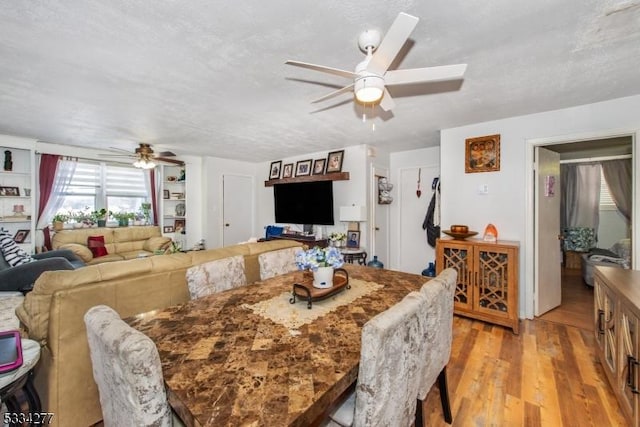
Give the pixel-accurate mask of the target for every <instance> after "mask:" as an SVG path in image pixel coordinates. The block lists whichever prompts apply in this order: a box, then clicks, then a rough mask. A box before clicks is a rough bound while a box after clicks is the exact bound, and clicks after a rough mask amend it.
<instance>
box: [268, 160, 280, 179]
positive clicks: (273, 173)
mask: <svg viewBox="0 0 640 427" xmlns="http://www.w3.org/2000/svg"><path fill="white" fill-rule="evenodd" d="M281 167H282V160H278V161H277V162H271V167H270V169H269V171H270V172H269V179H279V178H280V168H281Z"/></svg>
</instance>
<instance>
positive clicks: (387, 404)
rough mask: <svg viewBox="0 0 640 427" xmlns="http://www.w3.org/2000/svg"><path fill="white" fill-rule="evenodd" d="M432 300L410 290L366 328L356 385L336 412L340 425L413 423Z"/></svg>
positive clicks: (333, 419)
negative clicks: (425, 316)
mask: <svg viewBox="0 0 640 427" xmlns="http://www.w3.org/2000/svg"><path fill="white" fill-rule="evenodd" d="M426 309H427V300H426V299H425V297H424V296H423V295H422V294H421V293H420V292H411V293H410V294H409V295H407V296H406V297H405V298H404V299H403V300H402V301H400V302H399V303H398V304H396V305H394V306H392V307H391V308H389V309H388V310H385V311H383V312H382V313H380V314H378V315H377V316H375V317H374V318H373V319H371V320H369V321H368V322H367V323H365V325H364V327H363V328H362V349H361V352H360V369H359V372H358V380H357V384H356V391H355V393H352V394H351V395H350V396H348V398H347V399H346V400H345V401H344V402H342V404H341V405H340V406H339V407H338V408H337V409H336V410H334V411H332V412H331V414H330V415H329V418H330V419H331V420H332V421H333V422H334V423H337V424H338V425H340V426H351V425H357V426H369V425H388V426H398V427H402V426H407V427H408V426H410V425H411V424H412V423H413V422H414V419H415V413H416V402H417V401H416V396H417V395H418V388H419V385H420V382H419V380H420V377H419V375H416V372H420V367H421V361H420V357H421V355H422V354H423V352H422V351H421V348H422V347H423V345H424V341H423V333H424V322H423V321H422V320H421V318H422V317H423V313H425V312H426Z"/></svg>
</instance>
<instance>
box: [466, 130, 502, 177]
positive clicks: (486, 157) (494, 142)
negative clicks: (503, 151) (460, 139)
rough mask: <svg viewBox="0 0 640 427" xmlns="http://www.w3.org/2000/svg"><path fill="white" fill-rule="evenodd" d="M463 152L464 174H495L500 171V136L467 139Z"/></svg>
mask: <svg viewBox="0 0 640 427" xmlns="http://www.w3.org/2000/svg"><path fill="white" fill-rule="evenodd" d="M464 141H465V150H464V155H465V159H464V171H465V173H475V172H497V171H499V170H500V135H499V134H496V135H486V136H478V137H475V138H467V139H465V140H464Z"/></svg>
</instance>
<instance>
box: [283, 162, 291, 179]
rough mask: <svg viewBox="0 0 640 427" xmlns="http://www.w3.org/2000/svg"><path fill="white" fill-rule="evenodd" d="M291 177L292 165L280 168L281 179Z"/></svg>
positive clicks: (288, 164)
mask: <svg viewBox="0 0 640 427" xmlns="http://www.w3.org/2000/svg"><path fill="white" fill-rule="evenodd" d="M292 176H293V163H287V164H286V165H284V166H283V168H282V177H283V178H291V177H292Z"/></svg>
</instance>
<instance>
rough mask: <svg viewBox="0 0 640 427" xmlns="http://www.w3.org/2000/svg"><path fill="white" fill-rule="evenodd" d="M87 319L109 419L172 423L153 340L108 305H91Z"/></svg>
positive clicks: (136, 423)
mask: <svg viewBox="0 0 640 427" xmlns="http://www.w3.org/2000/svg"><path fill="white" fill-rule="evenodd" d="M84 321H85V324H86V326H87V338H88V341H89V350H90V352H91V362H92V364H93V377H94V379H95V380H96V384H97V385H98V391H99V393H100V404H101V406H102V414H103V417H104V425H105V426H106V427H110V426H119V427H120V426H171V425H173V419H172V412H171V408H170V406H169V403H168V402H167V396H166V394H165V389H164V381H163V379H162V367H161V365H160V356H159V355H158V350H157V349H156V346H155V344H154V343H153V341H151V339H149V337H147V336H146V335H144V334H143V333H142V332H139V331H137V330H135V329H133V328H131V327H130V326H129V325H127V324H126V323H125V322H124V321H123V320H121V319H120V316H119V315H118V313H116V312H115V311H114V310H113V309H111V308H110V307H107V306H105V305H99V306H95V307H92V308H91V309H89V310H88V311H87V313H86V314H85V316H84Z"/></svg>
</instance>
